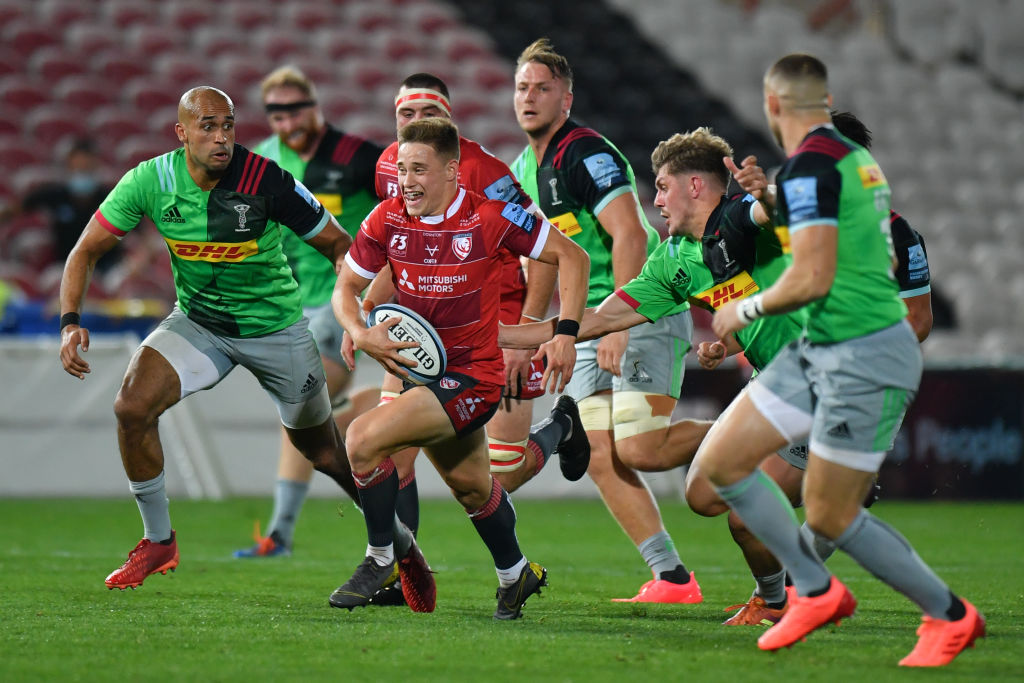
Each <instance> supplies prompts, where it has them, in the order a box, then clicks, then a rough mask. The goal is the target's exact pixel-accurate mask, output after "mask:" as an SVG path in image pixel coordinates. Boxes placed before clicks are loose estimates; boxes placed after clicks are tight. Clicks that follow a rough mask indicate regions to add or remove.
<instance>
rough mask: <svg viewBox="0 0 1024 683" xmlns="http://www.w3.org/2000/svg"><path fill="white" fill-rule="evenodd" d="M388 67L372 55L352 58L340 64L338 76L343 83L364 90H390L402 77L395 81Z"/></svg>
mask: <svg viewBox="0 0 1024 683" xmlns="http://www.w3.org/2000/svg"><path fill="white" fill-rule="evenodd" d="M389 66H390V65H388V64H386V63H383V62H382V61H381V60H379V59H377V58H376V57H375V56H372V55H369V56H364V57H362V58H356V57H352V58H349V59H347V60H345V61H343V62H342V63H341V65H340V67H341V68H340V69H339V72H338V75H339V77H340V78H341V79H342V81H343V82H345V83H350V84H351V85H352V86H354V87H358V88H362V89H364V90H376V89H377V88H390V87H394V84H395V83H397V82H398V81H400V80H401V78H402V77H399V78H398V79H396V78H395V74H393V73H392V72H391V69H390V68H389Z"/></svg>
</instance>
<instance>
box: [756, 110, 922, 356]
mask: <svg viewBox="0 0 1024 683" xmlns="http://www.w3.org/2000/svg"><path fill="white" fill-rule="evenodd" d="M776 184H777V186H778V200H777V203H776V220H775V224H776V225H777V226H779V227H778V228H777V229H778V230H779V232H780V235H781V241H782V243H783V245H784V246H788V244H789V235H791V234H792V233H794V232H797V231H799V230H801V229H803V228H805V227H808V226H812V225H832V226H835V227H836V230H837V246H836V273H835V279H834V280H833V282H832V287H831V289H830V290H829V293H828V294H826V295H825V296H824V297H822V298H821V299H818V300H816V301H813V302H811V303H810V304H808V305H807V306H806V307H805V309H806V315H807V323H806V331H807V338H808V339H809V340H810V341H811V342H813V343H820V344H830V343H834V342H840V341H845V340H847V339H854V338H856V337H862V336H865V335H868V334H871V333H872V332H877V331H878V330H881V329H884V328H886V327H889V326H891V325H894V324H896V323H897V322H899V321H900V320H902V319H903V318H905V317H906V315H907V307H906V306H905V305H904V304H903V301H902V300H901V299H900V298H899V287H898V285H897V283H896V279H895V277H894V275H893V270H892V261H893V253H894V252H893V245H892V235H891V232H890V216H889V199H890V191H889V184H888V182H887V181H886V179H885V176H884V175H883V174H882V169H881V168H879V166H878V164H877V163H876V162H875V160H874V159H873V158H872V156H871V154H869V153H868V151H867V150H866V149H864V148H863V147H860V146H859V145H857V144H856V143H854V142H852V141H850V140H849V139H847V138H845V137H843V136H842V135H840V134H839V133H837V132H836V130H835V129H834V128H833V127H832V126H831V125H823V126H819V127H817V128H815V129H814V130H812V131H811V132H810V133H808V134H807V136H806V137H805V138H804V140H803V142H801V143H800V146H799V147H798V148H797V150H796V152H795V153H794V154H793V156H791V157H790V158H789V159H788V160H787V161H786V162H785V164H783V166H782V168H781V169H780V170H779V173H778V176H777V179H776Z"/></svg>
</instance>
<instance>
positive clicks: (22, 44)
mask: <svg viewBox="0 0 1024 683" xmlns="http://www.w3.org/2000/svg"><path fill="white" fill-rule="evenodd" d="M0 42H2V43H3V44H4V45H8V46H10V47H11V48H13V49H15V50H17V51H18V52H20V53H22V54H24V55H26V56H28V55H31V54H33V53H34V52H35V51H36V50H39V49H41V48H44V47H50V46H58V45H60V43H61V36H60V33H58V32H56V31H54V30H53V27H51V26H48V25H46V24H44V23H41V22H38V21H36V20H34V19H31V20H30V19H14V20H11V21H9V22H7V23H5V24H4V26H3V28H2V30H0Z"/></svg>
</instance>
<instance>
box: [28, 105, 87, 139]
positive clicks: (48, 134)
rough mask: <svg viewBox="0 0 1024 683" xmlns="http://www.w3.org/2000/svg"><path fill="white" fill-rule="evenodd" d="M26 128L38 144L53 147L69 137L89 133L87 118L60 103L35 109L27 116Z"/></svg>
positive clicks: (72, 137) (79, 136)
mask: <svg viewBox="0 0 1024 683" xmlns="http://www.w3.org/2000/svg"><path fill="white" fill-rule="evenodd" d="M24 130H25V132H26V133H28V135H30V136H31V138H32V140H33V141H35V142H36V144H38V145H40V146H42V147H44V148H51V149H52V148H54V147H57V146H58V145H60V144H61V143H62V142H66V141H68V140H69V139H74V138H84V137H87V136H88V133H89V130H88V127H87V126H86V124H85V119H84V118H83V117H82V116H81V115H79V114H77V113H75V112H72V111H68V110H67V109H65V108H64V107H63V106H61V105H60V104H50V105H46V106H42V107H37V108H35V109H33V110H32V111H31V112H29V113H28V114H27V115H26V116H25V127H24Z"/></svg>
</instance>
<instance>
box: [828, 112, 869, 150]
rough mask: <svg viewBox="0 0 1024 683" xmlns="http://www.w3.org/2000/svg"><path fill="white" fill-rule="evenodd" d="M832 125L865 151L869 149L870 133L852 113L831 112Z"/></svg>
mask: <svg viewBox="0 0 1024 683" xmlns="http://www.w3.org/2000/svg"><path fill="white" fill-rule="evenodd" d="M832 125H833V126H835V127H836V130H838V131H839V132H840V133H842V134H843V135H845V136H846V137H848V138H850V139H851V140H853V141H854V142H856V143H857V144H858V145H860V146H861V147H863V148H865V149H871V131H870V130H868V127H867V126H865V125H864V122H863V121H861V120H860V119H858V118H857V117H856V116H854V115H853V113H851V112H848V111H835V110H832Z"/></svg>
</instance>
